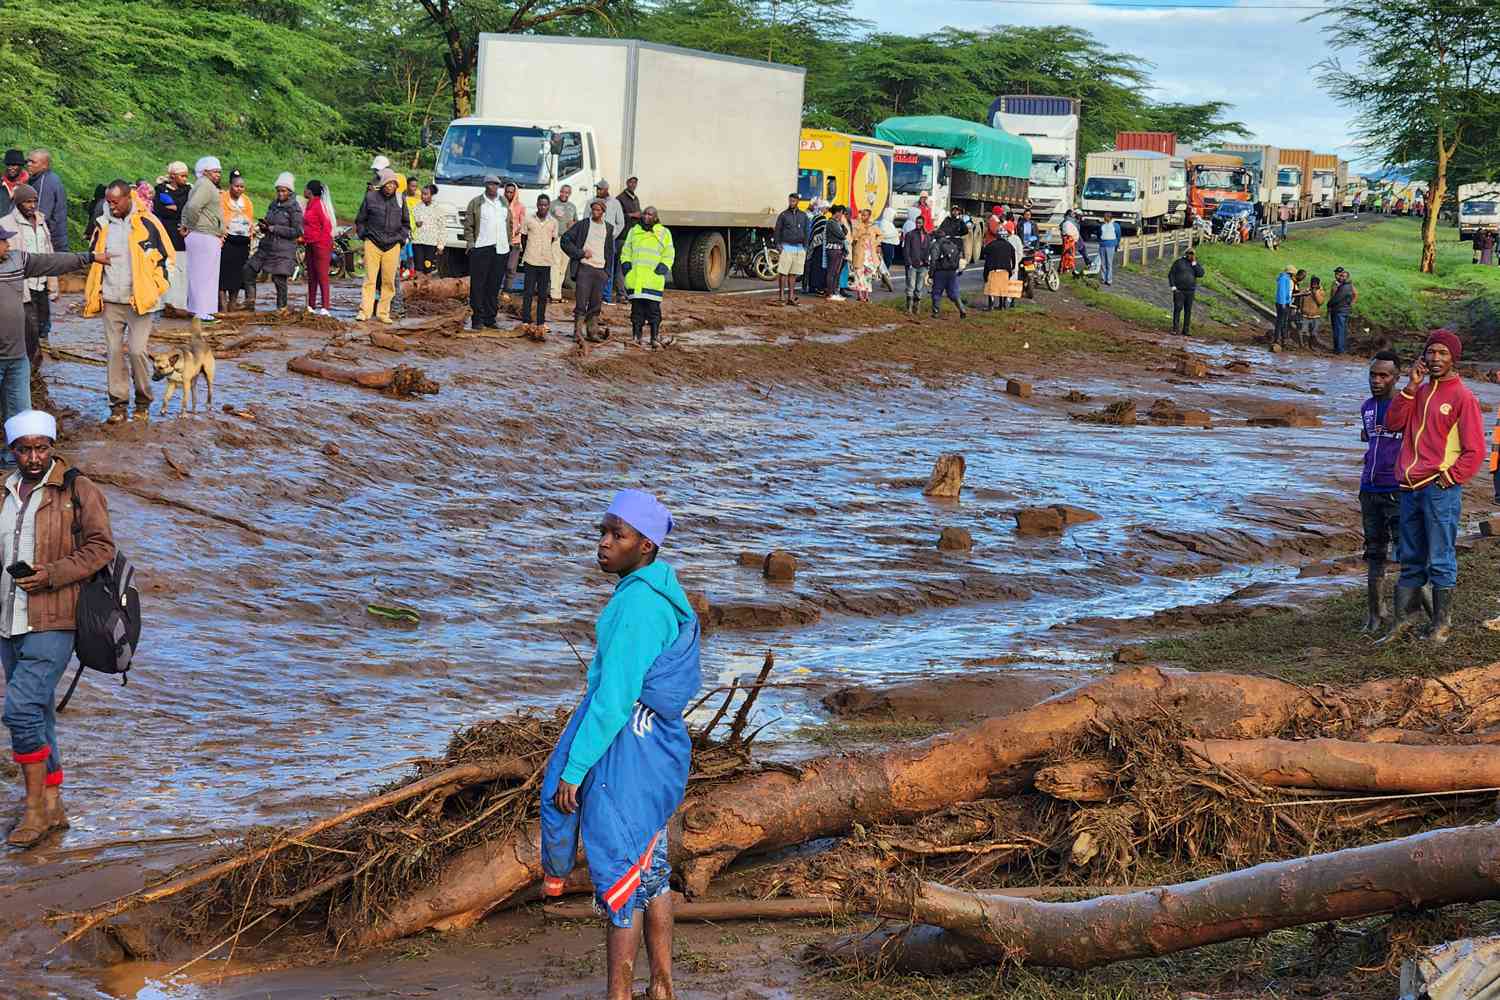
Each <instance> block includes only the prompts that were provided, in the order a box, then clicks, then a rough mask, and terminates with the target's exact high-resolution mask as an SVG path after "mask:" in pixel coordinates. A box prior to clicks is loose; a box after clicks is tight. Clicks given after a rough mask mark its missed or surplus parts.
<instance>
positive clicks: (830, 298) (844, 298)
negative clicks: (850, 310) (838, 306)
mask: <svg viewBox="0 0 1500 1000" xmlns="http://www.w3.org/2000/svg"><path fill="white" fill-rule="evenodd" d="M828 301H829V302H847V301H848V298H847V296H843V295H830V296H828Z"/></svg>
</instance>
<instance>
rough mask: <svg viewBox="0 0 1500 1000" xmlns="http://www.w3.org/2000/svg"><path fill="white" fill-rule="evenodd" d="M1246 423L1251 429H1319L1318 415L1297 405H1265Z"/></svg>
mask: <svg viewBox="0 0 1500 1000" xmlns="http://www.w3.org/2000/svg"><path fill="white" fill-rule="evenodd" d="M1245 423H1247V424H1249V425H1250V426H1251V427H1319V426H1321V425H1322V421H1321V420H1319V419H1318V415H1317V414H1316V413H1313V412H1312V411H1310V410H1307V409H1305V408H1303V407H1301V406H1298V405H1297V404H1296V403H1265V404H1262V406H1261V408H1260V412H1259V413H1257V414H1256V415H1255V416H1253V417H1251V418H1250V419H1248V420H1246V421H1245Z"/></svg>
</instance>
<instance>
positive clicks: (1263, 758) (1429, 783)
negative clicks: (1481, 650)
mask: <svg viewBox="0 0 1500 1000" xmlns="http://www.w3.org/2000/svg"><path fill="white" fill-rule="evenodd" d="M1187 747H1188V749H1189V750H1190V751H1191V752H1193V753H1194V754H1196V755H1197V756H1199V757H1202V758H1203V759H1204V760H1206V761H1209V762H1210V763H1212V764H1216V765H1218V766H1219V767H1223V768H1226V769H1228V770H1231V771H1234V772H1236V773H1238V774H1242V775H1244V776H1245V777H1247V778H1250V779H1251V780H1253V781H1258V782H1260V783H1261V784H1263V785H1275V786H1277V787H1281V788H1321V789H1328V790H1333V791H1350V792H1456V791H1464V790H1466V789H1486V788H1500V746H1495V745H1493V744H1482V745H1477V746H1412V745H1408V744H1403V743H1355V742H1351V741H1349V740H1276V739H1261V740H1194V741H1191V742H1189V743H1188V744H1187Z"/></svg>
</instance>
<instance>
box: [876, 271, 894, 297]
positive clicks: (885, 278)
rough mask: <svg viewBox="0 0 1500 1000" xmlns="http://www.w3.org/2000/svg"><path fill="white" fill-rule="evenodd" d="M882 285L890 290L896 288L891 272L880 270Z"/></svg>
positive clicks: (892, 290)
mask: <svg viewBox="0 0 1500 1000" xmlns="http://www.w3.org/2000/svg"><path fill="white" fill-rule="evenodd" d="M880 285H881V287H882V288H884V289H885V290H886V291H888V292H894V291H895V290H896V289H895V288H894V287H893V286H892V285H891V276H890V275H889V274H886V273H885V272H884V271H881V272H880Z"/></svg>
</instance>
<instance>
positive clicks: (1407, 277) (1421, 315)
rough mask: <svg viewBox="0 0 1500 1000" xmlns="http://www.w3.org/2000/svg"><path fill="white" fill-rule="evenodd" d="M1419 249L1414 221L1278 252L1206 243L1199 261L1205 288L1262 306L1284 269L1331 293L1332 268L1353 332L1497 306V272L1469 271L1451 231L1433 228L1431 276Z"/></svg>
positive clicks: (1310, 237)
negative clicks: (1340, 275) (1228, 287)
mask: <svg viewBox="0 0 1500 1000" xmlns="http://www.w3.org/2000/svg"><path fill="white" fill-rule="evenodd" d="M1421 250H1422V243H1421V232H1420V229H1419V223H1418V222H1417V220H1414V219H1381V220H1378V221H1371V222H1368V223H1367V222H1364V221H1360V222H1357V223H1349V224H1346V225H1341V226H1335V227H1331V228H1327V229H1301V230H1293V231H1292V234H1291V238H1290V239H1289V240H1288V241H1287V242H1286V243H1284V244H1282V246H1281V248H1280V249H1279V250H1275V251H1268V250H1266V248H1265V247H1263V246H1261V245H1260V244H1259V243H1254V244H1251V245H1248V246H1233V247H1231V246H1223V245H1220V244H1204V245H1203V246H1201V247H1199V248H1198V258H1199V260H1200V261H1202V263H1203V265H1204V268H1205V269H1206V270H1207V272H1208V276H1207V278H1206V280H1205V283H1206V284H1207V285H1208V286H1209V287H1210V288H1216V287H1218V288H1222V285H1216V284H1215V278H1217V277H1220V276H1222V277H1223V278H1226V279H1228V280H1229V281H1231V282H1233V283H1234V284H1236V285H1238V286H1240V287H1241V288H1243V289H1245V290H1246V291H1248V292H1250V293H1251V294H1252V295H1255V296H1256V297H1257V298H1259V299H1261V300H1262V301H1264V302H1266V303H1267V304H1270V303H1272V302H1274V300H1275V287H1276V275H1277V273H1279V272H1280V271H1281V270H1282V269H1283V268H1284V267H1286V266H1287V265H1289V264H1290V265H1292V266H1294V267H1297V268H1301V269H1306V270H1307V272H1308V273H1309V274H1315V275H1317V276H1318V277H1320V278H1321V279H1322V280H1323V285H1324V287H1325V288H1331V287H1332V283H1333V269H1334V268H1335V267H1339V266H1343V267H1346V268H1348V269H1349V273H1350V275H1351V276H1352V278H1353V281H1354V286H1355V288H1356V289H1358V291H1359V301H1358V303H1357V304H1356V306H1355V309H1354V317H1353V320H1352V322H1351V324H1350V327H1351V333H1354V332H1356V331H1362V330H1363V328H1364V327H1366V326H1368V327H1371V328H1372V329H1373V330H1374V331H1376V332H1400V331H1416V330H1424V329H1427V328H1429V327H1432V326H1438V325H1441V324H1443V323H1448V322H1452V321H1454V319H1455V313H1456V311H1457V310H1458V309H1459V307H1460V305H1461V303H1463V302H1465V301H1467V300H1470V299H1473V298H1475V297H1476V296H1488V297H1494V298H1496V299H1500V268H1496V267H1490V268H1482V267H1475V266H1474V265H1473V264H1472V263H1470V258H1471V255H1472V248H1471V246H1470V245H1469V244H1468V243H1460V242H1459V241H1458V233H1457V231H1456V230H1455V229H1454V228H1453V227H1451V226H1446V225H1445V226H1439V227H1438V260H1437V273H1436V274H1421V273H1419V272H1418V271H1417V261H1418V259H1419V257H1420V256H1421Z"/></svg>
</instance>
